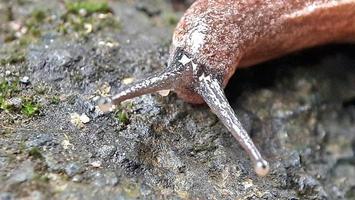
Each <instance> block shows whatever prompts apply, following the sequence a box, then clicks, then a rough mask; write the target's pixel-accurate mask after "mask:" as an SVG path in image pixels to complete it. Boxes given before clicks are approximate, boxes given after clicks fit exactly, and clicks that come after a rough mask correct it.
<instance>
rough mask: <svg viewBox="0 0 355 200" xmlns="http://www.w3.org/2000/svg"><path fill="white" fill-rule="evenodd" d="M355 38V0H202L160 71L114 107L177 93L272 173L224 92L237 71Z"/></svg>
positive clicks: (260, 171) (261, 171)
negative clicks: (204, 109) (203, 106)
mask: <svg viewBox="0 0 355 200" xmlns="http://www.w3.org/2000/svg"><path fill="white" fill-rule="evenodd" d="M354 41H355V0H197V1H195V2H194V3H193V4H192V5H191V7H190V8H189V9H188V10H187V11H186V13H185V14H184V15H183V17H182V18H181V20H180V22H179V23H178V25H177V27H176V29H175V32H174V35H173V39H172V45H171V50H170V58H169V61H168V66H167V67H166V68H165V70H163V72H161V73H158V74H156V75H153V76H150V77H148V78H146V79H144V80H141V81H138V82H136V83H133V84H132V85H130V86H128V87H127V88H125V89H122V90H121V91H120V92H118V94H116V95H115V96H113V98H112V100H111V102H110V104H109V105H110V106H111V105H117V104H119V103H120V102H122V101H124V100H126V99H130V98H133V97H136V96H139V95H143V94H147V93H152V92H156V91H160V90H173V91H175V92H176V93H177V95H178V97H180V98H182V99H183V100H184V101H186V102H189V103H194V104H200V103H204V102H205V103H207V104H208V106H209V107H210V108H211V110H212V112H213V113H215V114H216V115H217V116H218V118H219V119H220V120H221V122H222V123H223V124H224V125H225V126H226V127H227V129H228V130H229V131H230V132H231V133H232V135H233V136H234V137H235V138H236V139H237V141H238V142H239V143H240V145H241V146H242V147H243V148H244V149H245V151H246V152H247V154H248V155H249V156H250V158H251V159H252V161H253V162H254V168H255V172H256V174H257V175H259V176H265V175H267V174H268V172H269V170H270V166H269V164H268V162H267V161H266V160H265V159H264V158H263V157H262V155H261V154H260V152H259V151H258V149H257V148H256V146H255V145H254V143H253V141H252V140H251V138H250V137H249V135H248V133H247V132H246V130H245V129H244V128H243V126H242V124H241V123H240V121H239V120H238V119H237V117H236V115H235V113H234V111H233V109H232V108H231V106H230V105H229V103H228V101H227V99H226V97H225V94H224V91H223V89H224V87H225V86H226V84H227V83H228V81H229V79H230V78H231V76H232V75H233V74H234V72H235V70H236V69H237V68H242V67H249V66H253V65H255V64H257V63H260V62H263V61H266V60H270V59H273V58H276V57H280V56H282V55H284V54H287V53H290V52H294V51H297V50H300V49H304V48H308V47H313V46H316V45H322V44H325V43H338V42H354Z"/></svg>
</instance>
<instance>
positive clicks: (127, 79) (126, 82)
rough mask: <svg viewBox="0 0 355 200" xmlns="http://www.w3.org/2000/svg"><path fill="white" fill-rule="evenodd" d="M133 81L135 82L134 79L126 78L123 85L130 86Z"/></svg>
mask: <svg viewBox="0 0 355 200" xmlns="http://www.w3.org/2000/svg"><path fill="white" fill-rule="evenodd" d="M133 81H134V78H133V77H129V78H124V79H123V80H122V83H123V84H125V85H128V84H131V83H133Z"/></svg>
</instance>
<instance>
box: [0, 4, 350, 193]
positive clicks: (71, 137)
mask: <svg viewBox="0 0 355 200" xmlns="http://www.w3.org/2000/svg"><path fill="white" fill-rule="evenodd" d="M184 9H185V5H183V4H181V3H179V2H178V1H174V5H172V4H171V3H170V1H162V0H149V1H132V0H131V1H128V0H127V1H110V2H109V4H105V3H99V2H94V3H93V1H91V2H87V1H86V2H85V1H84V3H68V2H66V3H65V2H64V1H52V0H46V1H39V0H15V1H12V0H11V1H10V0H1V1H0V89H1V91H0V92H1V93H0V199H1V200H5V199H21V198H22V199H53V198H54V199H137V198H140V199H295V200H296V199H355V157H354V151H355V46H354V45H332V46H326V47H320V48H315V49H311V50H306V51H302V52H298V53H295V54H292V55H289V56H287V57H284V58H281V59H278V60H275V61H271V62H268V63H264V64H261V65H258V66H255V67H253V68H250V69H243V70H239V71H238V72H237V74H236V76H234V78H233V79H232V80H231V82H230V84H229V85H228V87H227V88H226V93H227V96H228V99H229V101H230V103H231V105H232V107H233V108H234V110H235V111H236V113H237V115H238V116H239V118H240V119H241V120H242V122H243V124H244V126H245V127H246V129H247V130H248V132H249V133H250V134H251V136H252V138H253V140H254V141H255V143H256V145H257V146H258V147H259V149H261V151H262V153H263V154H264V155H265V157H266V158H267V159H268V161H269V162H270V163H271V167H272V171H271V173H270V175H268V176H267V177H265V178H260V177H257V176H256V175H255V174H254V172H253V169H252V166H251V162H250V160H249V158H248V156H246V154H245V152H244V151H243V150H242V149H241V147H240V146H239V145H238V144H237V142H235V141H234V139H233V138H232V136H231V134H229V133H228V131H227V130H226V128H224V127H223V125H222V124H221V123H220V122H219V121H218V119H217V118H216V117H215V116H214V115H213V114H212V113H211V112H210V110H209V108H208V107H206V106H193V105H190V104H187V103H184V102H183V101H181V100H179V99H178V98H177V97H176V95H175V94H170V95H169V96H168V97H162V96H160V95H158V94H152V95H144V96H142V97H138V98H135V99H133V100H132V101H130V102H127V103H125V104H123V105H121V106H120V107H119V108H118V109H117V110H115V111H114V112H113V113H110V114H102V113H101V112H99V111H98V110H97V109H96V107H95V106H96V105H97V104H98V103H99V101H100V99H101V98H102V97H105V96H108V95H110V94H113V93H115V91H117V90H118V89H119V88H120V87H123V86H124V85H125V84H127V83H129V82H131V81H132V79H133V80H136V79H140V78H144V77H145V76H146V75H147V74H150V73H153V72H158V71H160V70H161V69H162V68H163V67H164V66H165V65H166V62H167V57H168V50H169V44H170V41H171V35H172V31H173V28H174V26H175V24H176V22H177V21H178V19H179V17H180V16H181V14H182V12H183V10H184Z"/></svg>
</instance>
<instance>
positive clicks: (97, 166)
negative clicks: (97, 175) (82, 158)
mask: <svg viewBox="0 0 355 200" xmlns="http://www.w3.org/2000/svg"><path fill="white" fill-rule="evenodd" d="M101 165H102V162H101V161H100V160H97V161H94V162H92V163H91V166H93V167H96V168H99V167H101Z"/></svg>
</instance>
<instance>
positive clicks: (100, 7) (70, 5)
mask: <svg viewBox="0 0 355 200" xmlns="http://www.w3.org/2000/svg"><path fill="white" fill-rule="evenodd" d="M65 6H66V8H67V10H68V12H70V13H75V14H79V13H82V12H86V13H87V14H93V13H98V12H99V13H108V12H110V11H111V9H110V7H109V5H108V3H107V2H106V1H93V0H91V1H79V2H72V1H67V2H66V3H65Z"/></svg>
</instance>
